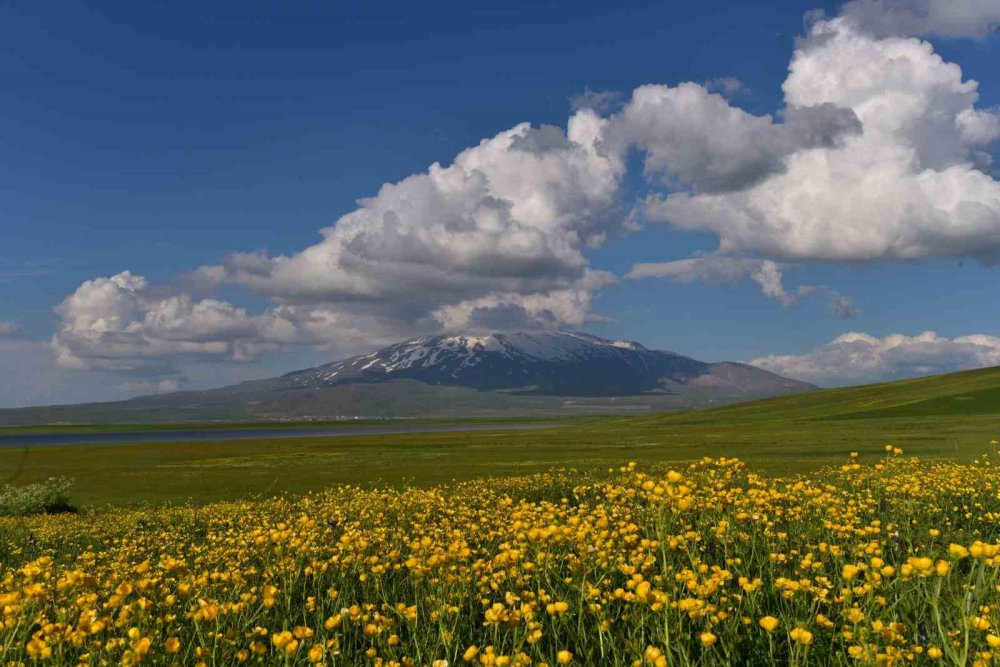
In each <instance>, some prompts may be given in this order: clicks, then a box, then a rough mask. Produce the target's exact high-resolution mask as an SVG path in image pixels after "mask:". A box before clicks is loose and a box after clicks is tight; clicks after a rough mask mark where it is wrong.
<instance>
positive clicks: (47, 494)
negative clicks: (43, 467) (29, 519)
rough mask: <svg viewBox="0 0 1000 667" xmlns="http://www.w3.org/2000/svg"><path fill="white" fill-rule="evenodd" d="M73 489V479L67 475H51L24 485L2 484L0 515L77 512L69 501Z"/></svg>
mask: <svg viewBox="0 0 1000 667" xmlns="http://www.w3.org/2000/svg"><path fill="white" fill-rule="evenodd" d="M72 489H73V480H72V479H69V478H67V477H50V478H49V479H47V480H45V481H44V482H37V483H35V484H24V485H22V486H15V485H13V484H4V485H3V486H0V516H27V515H29V514H56V513H60V512H75V511H76V508H74V507H73V506H72V505H71V504H70V502H69V496H70V491H71V490H72Z"/></svg>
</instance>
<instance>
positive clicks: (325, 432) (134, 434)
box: [0, 424, 554, 447]
mask: <svg viewBox="0 0 1000 667" xmlns="http://www.w3.org/2000/svg"><path fill="white" fill-rule="evenodd" d="M553 427H554V426H553V425H552V424H464V425H463V424H454V425H450V426H385V427H380V426H376V427H367V428H365V427H353V428H352V427H344V428H330V427H325V428H324V427H314V428H310V427H296V428H219V429H177V430H171V431H116V432H109V433H38V434H35V433H31V434H23V435H0V447H42V446H50V445H94V444H104V445H107V444H125V443H144V442H191V441H193V440H195V441H198V440H212V441H219V440H253V439H258V438H334V437H343V436H348V435H393V434H399V435H403V434H407V433H453V432H456V431H528V430H534V429H543V428H553Z"/></svg>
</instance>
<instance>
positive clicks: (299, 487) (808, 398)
mask: <svg viewBox="0 0 1000 667" xmlns="http://www.w3.org/2000/svg"><path fill="white" fill-rule="evenodd" d="M507 421H508V422H509V420H507ZM534 421H537V419H536V420H534ZM550 422H551V423H553V424H554V425H556V426H557V427H556V428H552V429H546V430H531V431H495V432H490V431H476V432H452V433H421V434H407V435H367V436H343V437H315V438H313V437H306V438H295V439H282V438H260V439H255V440H240V441H218V442H213V441H207V442H187V443H185V442H174V443H162V444H116V445H87V446H58V447H55V446H46V447H34V448H31V449H28V450H24V449H19V448H0V480H9V479H11V478H16V481H17V482H19V483H23V482H32V481H38V480H42V479H45V478H47V477H51V476H59V475H65V476H69V477H73V478H75V479H76V480H77V486H76V490H75V493H74V498H75V499H76V500H77V501H78V502H81V503H83V504H97V505H101V504H136V503H160V502H171V503H180V502H186V501H193V502H197V503H201V502H208V501H215V500H227V499H234V498H240V497H247V496H254V495H273V494H278V493H285V492H289V493H301V492H304V491H308V490H314V489H320V488H323V487H327V486H330V485H331V484H338V483H351V484H362V485H370V484H380V483H388V484H392V485H402V484H404V483H405V484H413V485H418V486H429V485H434V484H439V483H442V482H447V481H451V480H468V479H478V478H483V477H490V476H497V475H511V474H514V475H516V474H523V473H533V472H539V471H543V470H548V469H551V468H553V467H574V468H578V469H582V470H595V471H599V470H606V469H607V468H608V467H610V466H618V465H620V464H621V463H622V462H623V461H629V460H635V461H638V462H640V463H645V462H649V463H652V462H683V461H692V460H696V459H699V458H701V457H703V456H713V457H718V456H727V457H739V458H741V459H743V460H745V461H747V462H748V463H749V464H751V465H752V466H753V467H754V469H756V470H761V471H765V472H773V473H778V474H785V473H790V472H799V471H806V470H810V469H815V468H819V467H822V466H825V465H828V464H831V463H839V462H842V461H843V460H844V457H846V456H847V455H848V454H849V452H852V451H859V452H861V453H862V454H865V453H876V452H880V451H881V450H882V447H883V445H884V444H886V443H888V442H892V443H896V444H898V445H900V446H902V447H904V448H905V449H906V451H907V453H908V454H913V455H917V456H920V457H923V458H930V459H956V460H960V461H967V460H971V459H972V458H973V457H975V456H976V455H978V454H980V453H982V452H983V451H985V450H986V449H987V447H988V443H989V441H990V440H992V439H994V438H998V437H1000V369H986V370H980V371H968V372H964V373H955V374H949V375H942V376H936V377H932V378H925V379H917V380H906V381H901V382H894V383H887V384H882V385H871V386H866V387H854V388H848V389H835V390H825V391H818V392H812V393H808V394H800V395H795V396H788V397H782V398H777V399H770V400H765V401H756V402H753V403H745V404H740V405H735V406H730V407H725V408H719V409H714V410H702V411H697V412H688V413H681V414H666V415H645V416H641V417H595V418H575V419H568V420H550ZM450 423H451V422H450ZM383 424H384V423H383ZM352 425H353V424H352ZM273 426H274V428H276V429H278V428H282V427H283V426H284V425H281V424H275V425H273ZM296 426H301V424H297V425H296ZM130 428H133V429H134V428H135V427H130Z"/></svg>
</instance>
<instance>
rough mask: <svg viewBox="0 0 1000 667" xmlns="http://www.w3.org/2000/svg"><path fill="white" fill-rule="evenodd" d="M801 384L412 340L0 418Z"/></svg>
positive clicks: (527, 339)
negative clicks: (244, 376) (221, 380)
mask: <svg viewBox="0 0 1000 667" xmlns="http://www.w3.org/2000/svg"><path fill="white" fill-rule="evenodd" d="M812 389H815V387H814V386H813V385H810V384H808V383H805V382H800V381H798V380H791V379H788V378H785V377H781V376H779V375H775V374H774V373H770V372H768V371H765V370H763V369H760V368H756V367H754V366H749V365H747V364H740V363H734V362H722V363H707V362H703V361H698V360H695V359H691V358H690V357H685V356H682V355H680V354H677V353H675V352H668V351H663V350H650V349H647V348H646V347H644V346H642V345H640V344H639V343H635V342H631V341H614V340H606V339H603V338H598V337H596V336H591V335H589V334H584V333H577V332H566V331H539V332H523V333H489V334H475V335H473V334H468V335H445V336H432V337H425V338H416V339H413V340H408V341H405V342H402V343H398V344H396V345H391V346H389V347H386V348H383V349H381V350H378V351H375V352H372V353H371V354H367V355H363V356H359V357H352V358H350V359H343V360H339V361H335V362H332V363H329V364H325V365H323V366H318V367H316V368H308V369H304V370H299V371H295V372H293V373H288V374H287V375H283V376H281V377H277V378H271V379H266V380H256V381H252V382H244V383H241V384H238V385H232V386H228V387H222V388H220V389H211V390H206V391H185V392H176V393H172V394H163V395H156V396H144V397H140V398H136V399H132V400H128V401H117V402H111V403H93V404H81V405H72V406H52V407H45V408H23V409H18V410H0V425H22V424H33V423H50V422H57V421H62V422H90V423H109V422H163V421H206V420H249V419H256V420H264V419H306V418H314V419H334V418H344V417H367V418H389V417H466V416H495V415H514V414H523V415H540V414H545V415H554V414H559V415H565V414H584V413H594V412H615V413H630V412H642V411H649V410H684V409H691V408H698V407H707V406H713V405H721V404H725V403H732V402H734V401H746V400H752V399H757V398H762V397H767V396H778V395H783V394H790V393H799V392H805V391H810V390H812Z"/></svg>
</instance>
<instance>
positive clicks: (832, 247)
mask: <svg viewBox="0 0 1000 667" xmlns="http://www.w3.org/2000/svg"><path fill="white" fill-rule="evenodd" d="M784 92H785V100H786V103H787V104H788V105H790V106H791V107H815V106H816V105H824V104H830V105H834V106H835V107H836V108H849V109H851V110H852V111H853V112H854V113H855V114H856V116H857V118H858V119H859V120H860V121H861V124H862V127H863V129H862V131H861V132H860V133H857V134H848V135H845V136H843V137H842V139H841V141H840V142H838V143H836V144H835V145H818V146H814V147H810V148H803V149H801V150H798V151H797V152H794V153H793V154H791V155H789V156H787V157H786V158H785V163H784V164H785V168H784V170H782V171H780V172H777V173H773V174H771V175H770V176H769V177H768V178H766V179H764V180H762V181H760V182H759V183H757V184H755V185H753V186H752V187H749V188H745V189H743V190H739V191H734V192H715V193H700V192H677V193H673V194H670V195H668V196H659V195H657V196H652V197H650V198H649V199H648V201H647V202H646V204H645V207H644V214H645V217H646V218H647V219H651V220H662V221H665V222H669V223H671V224H672V225H674V226H676V227H678V228H680V229H686V230H703V231H704V230H707V231H711V232H714V233H715V234H717V235H718V237H719V239H720V250H721V251H722V252H723V253H734V252H735V253H743V254H747V253H761V254H763V255H765V256H767V257H769V258H772V259H778V260H834V261H857V260H912V259H923V258H929V257H974V258H978V259H981V260H983V261H986V262H994V261H997V259H1000V183H998V182H997V181H996V180H995V179H994V178H993V177H992V176H990V175H989V174H987V173H985V172H983V171H981V170H980V168H979V167H981V164H979V161H980V160H981V157H982V155H983V151H984V149H985V148H986V145H985V144H986V143H988V142H989V141H992V140H993V139H995V138H996V130H995V124H996V122H997V117H996V114H995V113H994V112H992V111H988V110H983V109H976V108H975V106H974V105H975V103H976V101H977V99H978V95H979V94H978V84H977V83H976V82H975V81H969V80H965V79H963V77H962V71H961V68H959V67H958V66H957V65H955V64H952V63H948V62H946V61H944V60H943V59H942V58H941V57H940V56H939V55H938V54H936V53H935V52H934V49H933V47H932V46H931V45H930V44H929V43H928V42H924V41H921V40H919V39H916V38H896V37H891V38H881V39H880V38H876V37H873V36H871V35H869V34H866V33H863V32H860V31H858V30H857V29H855V28H854V27H852V24H851V23H850V22H849V21H847V20H846V19H844V18H836V19H832V20H829V21H820V22H818V23H817V24H815V25H814V26H813V28H812V30H811V32H810V34H809V35H808V36H807V37H806V38H805V39H804V40H802V41H801V43H800V46H799V48H798V49H797V51H796V53H795V56H794V57H793V59H792V63H791V66H790V72H789V76H788V78H787V80H786V81H785V83H784Z"/></svg>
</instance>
